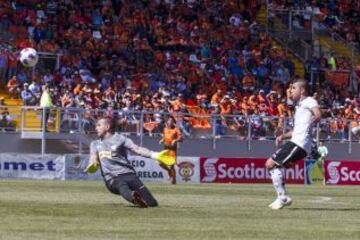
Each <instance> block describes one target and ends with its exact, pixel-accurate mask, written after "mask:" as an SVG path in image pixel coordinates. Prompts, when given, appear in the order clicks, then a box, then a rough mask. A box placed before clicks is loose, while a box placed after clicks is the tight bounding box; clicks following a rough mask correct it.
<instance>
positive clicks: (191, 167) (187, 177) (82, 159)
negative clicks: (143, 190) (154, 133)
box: [65, 155, 199, 183]
mask: <svg viewBox="0 0 360 240" xmlns="http://www.w3.org/2000/svg"><path fill="white" fill-rule="evenodd" d="M65 158H66V177H65V178H66V179H67V180H87V179H89V180H97V179H102V176H101V171H100V170H99V171H97V172H96V173H94V174H87V173H84V169H85V168H86V166H87V164H88V159H89V156H88V155H81V156H77V155H66V156H65ZM198 159H199V158H193V157H178V159H177V166H176V167H175V170H176V172H177V182H179V183H182V182H184V183H198V182H199V161H198ZM129 161H130V163H131V164H132V166H133V167H134V168H135V170H136V174H137V176H138V177H139V178H140V179H141V180H143V181H144V182H168V181H169V180H168V173H167V171H166V170H165V169H163V168H161V167H160V166H159V164H158V162H157V161H155V160H153V159H151V158H145V157H140V156H129Z"/></svg>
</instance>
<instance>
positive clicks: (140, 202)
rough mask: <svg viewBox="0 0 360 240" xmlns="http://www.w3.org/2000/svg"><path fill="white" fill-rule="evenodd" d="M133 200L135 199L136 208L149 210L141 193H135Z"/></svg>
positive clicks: (133, 193)
mask: <svg viewBox="0 0 360 240" xmlns="http://www.w3.org/2000/svg"><path fill="white" fill-rule="evenodd" d="M132 198H133V203H134V205H135V206H138V207H141V208H147V207H148V205H147V204H146V202H145V201H144V200H143V199H142V197H141V195H140V193H139V192H137V191H133V192H132Z"/></svg>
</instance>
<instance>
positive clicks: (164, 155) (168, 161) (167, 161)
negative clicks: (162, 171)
mask: <svg viewBox="0 0 360 240" xmlns="http://www.w3.org/2000/svg"><path fill="white" fill-rule="evenodd" d="M169 152H170V151H169V150H163V151H161V152H153V153H152V154H151V158H153V159H156V160H158V161H159V162H160V163H162V164H164V165H167V166H172V165H174V164H175V162H176V159H175V157H173V156H170V154H169Z"/></svg>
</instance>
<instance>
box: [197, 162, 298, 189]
mask: <svg viewBox="0 0 360 240" xmlns="http://www.w3.org/2000/svg"><path fill="white" fill-rule="evenodd" d="M265 161H266V159H264V158H200V181H201V182H208V183H269V182H271V180H270V174H269V172H268V171H267V170H266V168H265ZM285 177H286V182H287V183H298V184H303V183H304V161H299V162H297V163H296V164H294V165H293V166H292V167H290V168H288V169H286V171H285Z"/></svg>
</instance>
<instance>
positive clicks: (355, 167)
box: [325, 161, 360, 185]
mask: <svg viewBox="0 0 360 240" xmlns="http://www.w3.org/2000/svg"><path fill="white" fill-rule="evenodd" d="M325 183H326V184H328V185H360V162H359V161H325Z"/></svg>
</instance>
